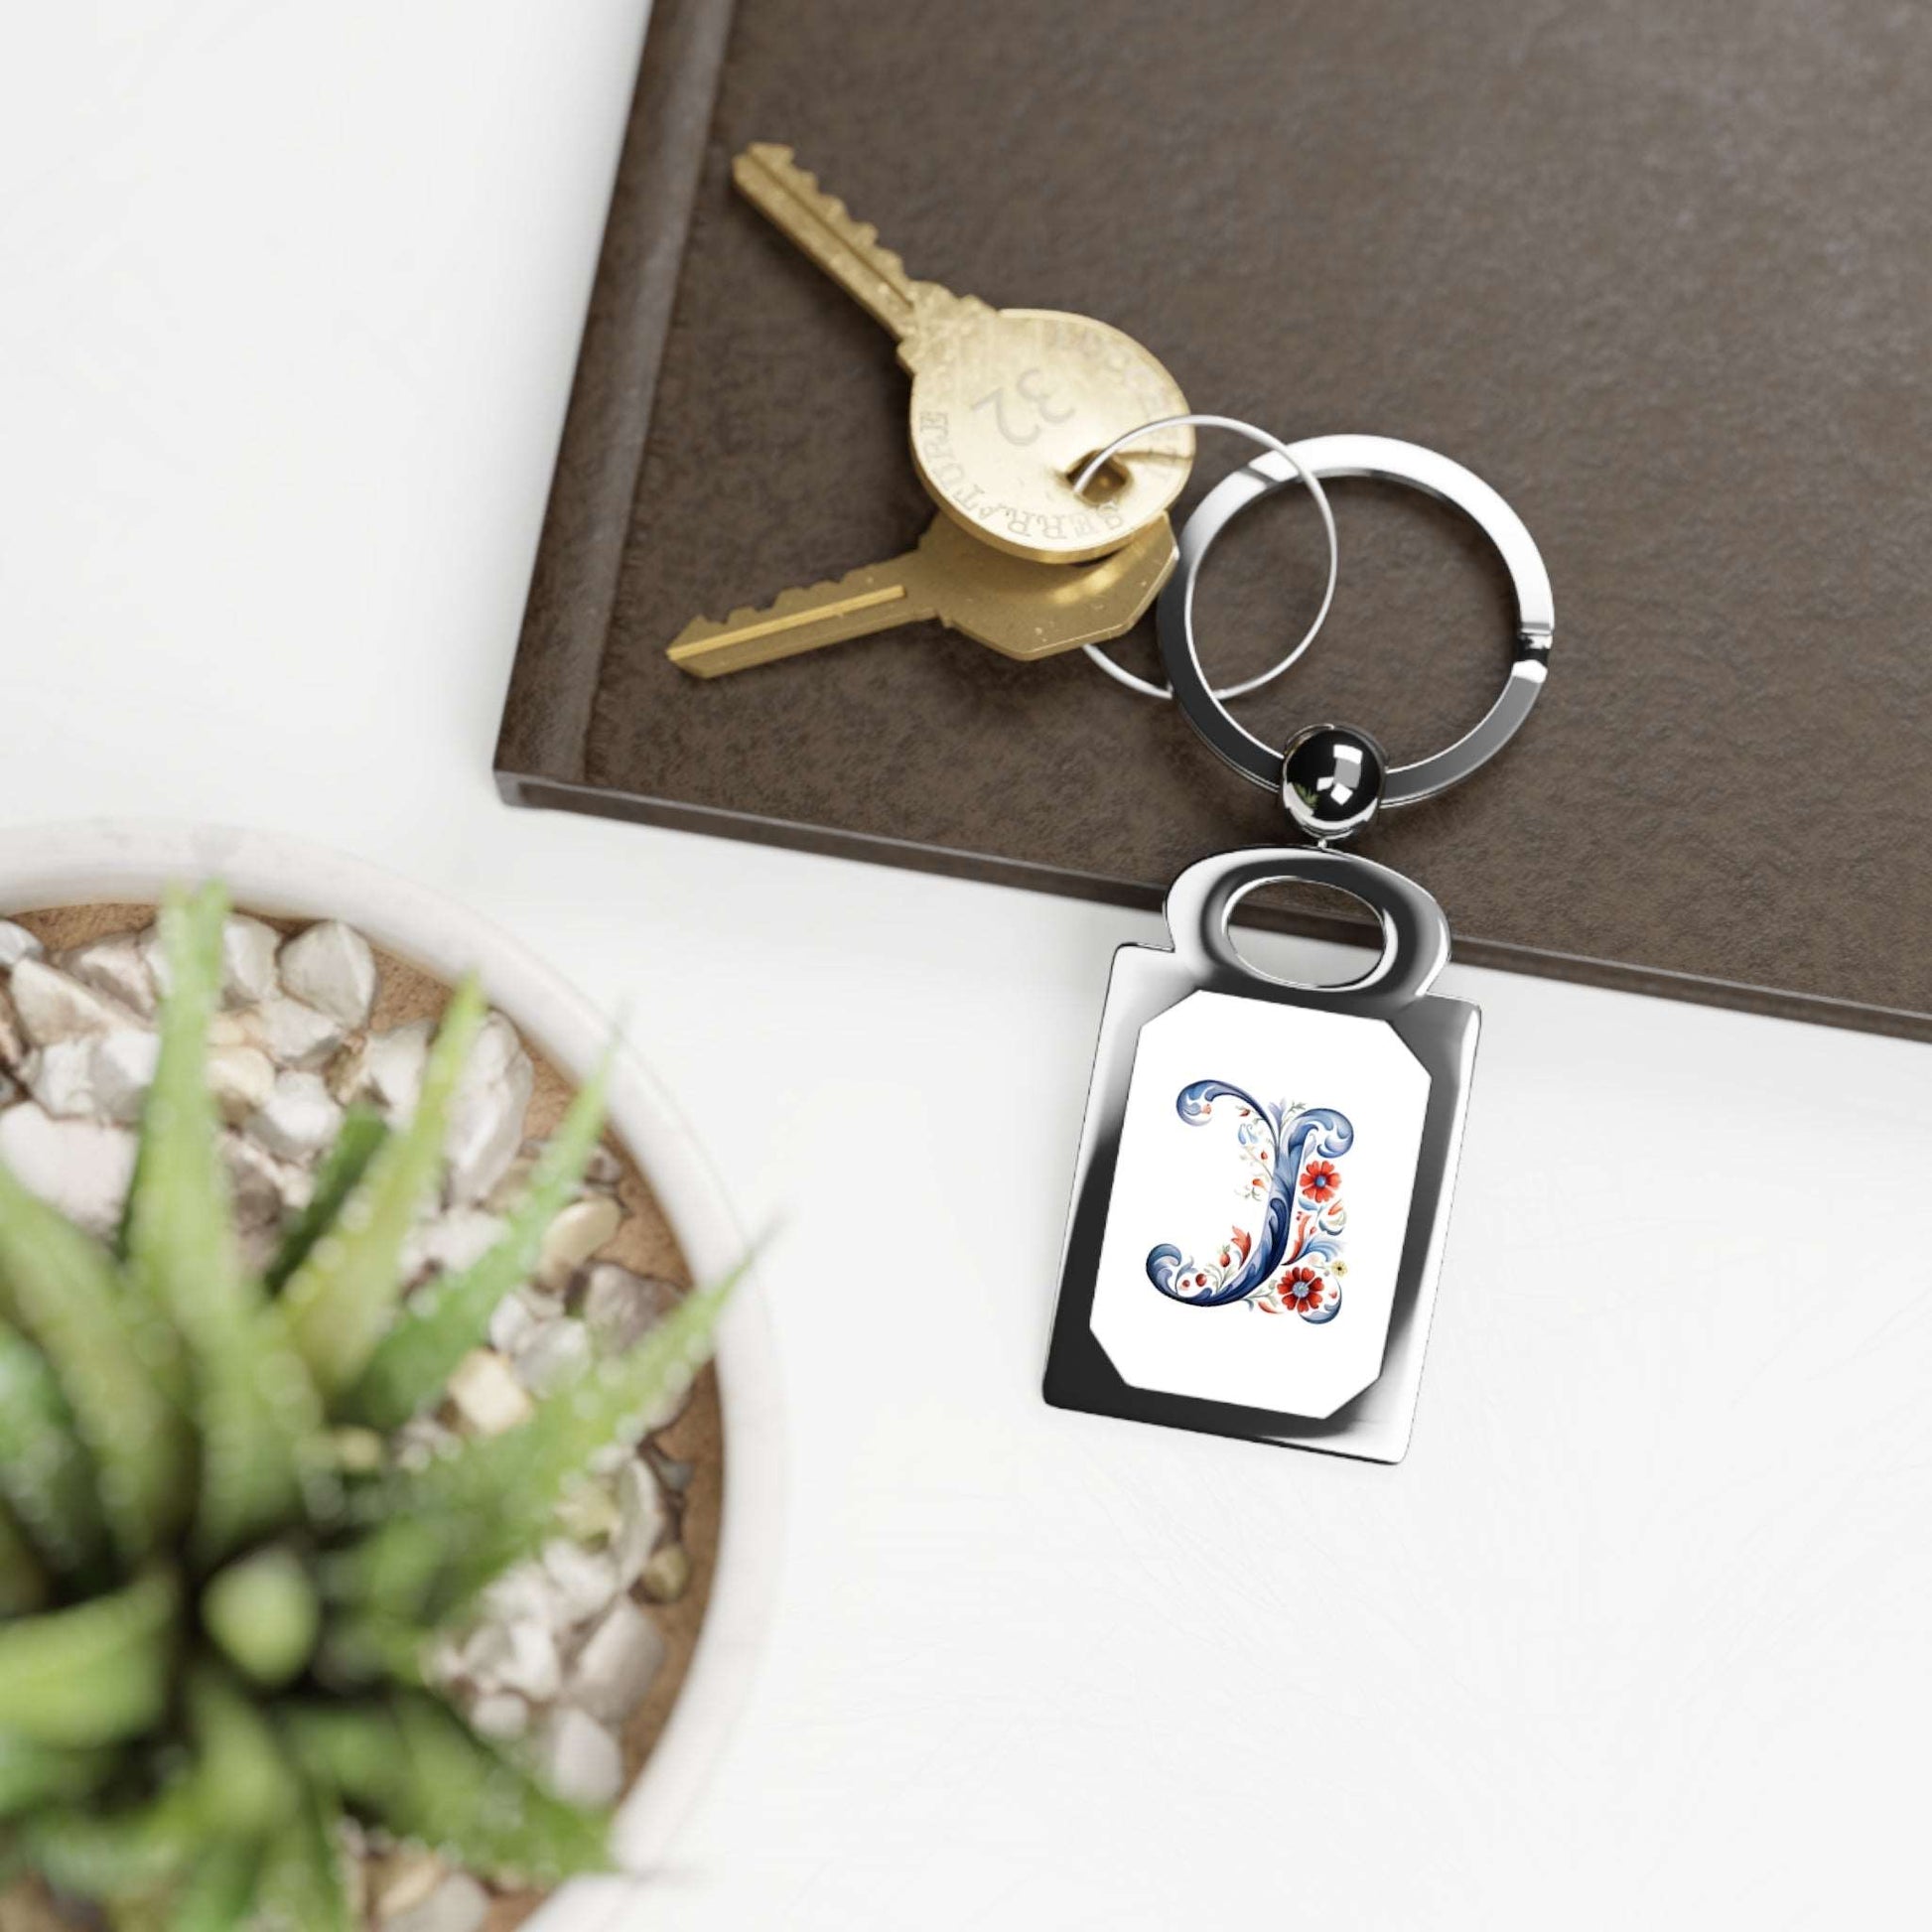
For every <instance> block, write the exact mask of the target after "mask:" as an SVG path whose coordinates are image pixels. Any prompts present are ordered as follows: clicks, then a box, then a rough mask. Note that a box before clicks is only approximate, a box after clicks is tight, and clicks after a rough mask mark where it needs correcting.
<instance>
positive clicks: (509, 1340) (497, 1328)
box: [489, 1287, 564, 1355]
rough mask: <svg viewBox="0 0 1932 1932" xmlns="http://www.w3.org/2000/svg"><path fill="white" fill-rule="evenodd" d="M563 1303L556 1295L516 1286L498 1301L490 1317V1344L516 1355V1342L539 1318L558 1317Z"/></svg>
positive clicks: (547, 1319) (542, 1319) (550, 1318)
mask: <svg viewBox="0 0 1932 1932" xmlns="http://www.w3.org/2000/svg"><path fill="white" fill-rule="evenodd" d="M563 1311H564V1305H563V1303H562V1302H561V1301H559V1300H558V1299H557V1297H556V1296H554V1295H544V1294H541V1293H539V1292H538V1291H537V1290H536V1289H533V1288H528V1287H525V1288H514V1289H511V1291H510V1292H509V1293H508V1294H507V1295H505V1296H504V1297H503V1299H502V1300H501V1301H500V1302H498V1303H497V1304H496V1308H495V1311H494V1312H493V1313H492V1314H491V1315H490V1317H489V1345H490V1347H492V1348H495V1349H500V1350H501V1351H502V1353H503V1354H505V1355H513V1354H514V1353H515V1352H516V1345H517V1343H518V1342H520V1341H521V1340H522V1339H523V1337H524V1336H525V1335H527V1334H528V1333H529V1332H530V1330H531V1329H532V1328H534V1327H535V1326H536V1325H537V1323H538V1322H539V1321H551V1320H554V1319H556V1317H557V1316H559V1315H561V1314H562V1313H563Z"/></svg>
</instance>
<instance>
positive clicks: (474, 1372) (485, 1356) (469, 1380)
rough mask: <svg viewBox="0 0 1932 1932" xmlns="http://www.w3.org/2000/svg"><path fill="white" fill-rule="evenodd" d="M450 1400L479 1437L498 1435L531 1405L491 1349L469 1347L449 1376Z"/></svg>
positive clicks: (523, 1418)
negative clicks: (454, 1370) (468, 1350)
mask: <svg viewBox="0 0 1932 1932" xmlns="http://www.w3.org/2000/svg"><path fill="white" fill-rule="evenodd" d="M450 1400H451V1401H452V1402H453V1403H455V1404H456V1409H457V1414H458V1415H460V1416H461V1417H462V1418H463V1420H464V1421H465V1422H467V1423H468V1424H469V1425H470V1427H471V1428H472V1429H474V1430H475V1431H476V1432H477V1434H478V1435H479V1436H499V1435H501V1434H502V1432H503V1431H504V1430H506V1429H514V1428H515V1427H516V1425H517V1424H518V1423H520V1422H523V1421H526V1420H527V1419H528V1417H529V1415H530V1412H531V1408H532V1404H531V1401H530V1398H529V1396H528V1395H527V1394H526V1393H525V1392H524V1388H523V1384H522V1383H521V1382H519V1381H518V1380H517V1379H516V1377H515V1376H514V1375H512V1374H511V1373H510V1365H509V1363H508V1362H506V1361H504V1359H503V1358H502V1356H500V1355H498V1354H497V1353H496V1352H495V1351H494V1350H493V1349H488V1348H473V1349H471V1351H470V1352H469V1354H467V1355H466V1356H464V1358H463V1360H462V1361H460V1362H459V1363H458V1364H457V1366H456V1373H455V1374H453V1375H452V1376H451V1377H450Z"/></svg>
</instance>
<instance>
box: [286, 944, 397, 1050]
mask: <svg viewBox="0 0 1932 1932" xmlns="http://www.w3.org/2000/svg"><path fill="white" fill-rule="evenodd" d="M281 965H282V984H283V985H284V986H285V987H287V988H288V990H289V991H290V992H291V993H293V994H294V995H295V997H296V998H297V999H298V1000H305V1001H307V1002H308V1004H309V1005H310V1006H312V1007H317V1008H320V1009H321V1011H322V1012H324V1013H326V1014H328V1015H329V1016H330V1018H331V1019H333V1020H339V1021H341V1022H342V1024H343V1025H344V1026H345V1027H362V1026H366V1025H367V1024H368V1018H369V1009H370V1008H371V1007H372V1006H373V1005H374V1004H375V955H374V954H373V953H371V952H370V951H369V942H368V941H367V940H366V939H364V938H363V937H362V935H361V934H360V933H359V932H357V931H356V930H355V929H354V928H353V927H352V926H346V925H344V924H343V922H342V921H341V920H340V919H325V920H323V922H322V923H321V924H320V925H312V926H311V927H310V928H309V929H308V931H307V932H303V933H298V934H297V935H296V937H295V938H293V939H291V940H290V941H289V942H288V943H287V944H286V945H285V946H283V948H282V960H281Z"/></svg>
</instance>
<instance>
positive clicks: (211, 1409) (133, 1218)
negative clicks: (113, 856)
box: [127, 886, 322, 1556]
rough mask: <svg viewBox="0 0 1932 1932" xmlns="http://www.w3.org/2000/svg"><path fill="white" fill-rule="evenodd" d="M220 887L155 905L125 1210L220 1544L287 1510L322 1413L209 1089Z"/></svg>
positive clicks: (203, 1517)
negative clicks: (267, 1275)
mask: <svg viewBox="0 0 1932 1932" xmlns="http://www.w3.org/2000/svg"><path fill="white" fill-rule="evenodd" d="M227 911H228V906H227V897H226V895H225V894H223V893H222V891H221V890H220V888H219V887H217V886H205V887H203V888H202V889H201V890H200V891H199V892H197V893H196V894H195V895H194V896H193V897H183V896H182V895H181V894H180V893H171V894H170V895H169V896H168V897H167V899H166V901H165V902H164V903H163V905H162V908H161V918H160V925H161V939H162V944H163V946H164V948H165V949H166V954H167V960H168V993H167V996H166V997H165V998H164V999H163V1001H162V1003H161V1013H160V1019H159V1028H160V1035H161V1050H160V1056H159V1058H158V1060H157V1062H156V1066H155V1075H154V1083H153V1085H152V1086H151V1087H150V1088H149V1091H148V1098H147V1104H146V1107H145V1108H144V1110H143V1113H142V1120H141V1159H140V1163H139V1167H138V1169H137V1172H136V1173H135V1178H134V1185H133V1189H132V1191H131V1194H130V1198H129V1203H128V1213H127V1268H128V1275H129V1279H130V1281H131V1282H132V1283H133V1285H134V1288H135V1290H136V1292H137V1294H139V1295H141V1296H144V1297H146V1298H147V1299H148V1300H149V1301H151V1302H152V1303H153V1304H154V1305H155V1306H156V1307H158V1308H160V1309H162V1310H163V1311H165V1312H166V1313H167V1315H168V1317H169V1319H170V1320H171V1321H172V1322H173V1323H174V1325H175V1327H176V1328H177V1329H178V1331H179V1332H180V1333H181V1335H182V1336H183V1337H184V1339H185V1340H186V1341H187V1343H188V1348H189V1353H190V1356H191V1359H192V1361H193V1364H194V1371H195V1374H194V1380H195V1403H196V1409H197V1413H198V1421H199V1423H200V1426H201V1436H202V1441H203V1455H202V1469H201V1497H200V1506H199V1509H198V1512H197V1520H196V1541H197V1544H198V1546H199V1548H200V1550H201V1551H202V1553H203V1554H205V1555H213V1556H218V1555H220V1554H222V1553H223V1552H225V1551H227V1550H229V1549H231V1548H232V1547H233V1546H234V1545H235V1544H236V1543H237V1542H239V1541H240V1540H241V1539H242V1538H243V1537H245V1536H247V1535H248V1534H249V1533H250V1532H252V1531H254V1530H258V1529H260V1528H262V1527H264V1526H266V1525H269V1524H273V1523H275V1522H277V1521H279V1520H280V1519H282V1518H283V1517H285V1516H287V1515H288V1514H290V1513H291V1512H292V1510H293V1509H294V1508H295V1506H296V1504H297V1502H298V1500H299V1494H300V1482H301V1475H302V1452H303V1444H304V1442H305V1439H306V1438H307V1437H308V1436H309V1435H310V1434H311V1433H312V1432H313V1431H314V1430H316V1429H317V1428H319V1427H320V1424H321V1420H322V1410H321V1404H320V1402H319V1401H318V1399H317V1397H316V1395H315V1392H314V1390H313V1389H312V1388H311V1387H309V1386H308V1382H307V1377H306V1374H305V1372H304V1369H303V1365H302V1363H301V1361H300V1359H299V1358H298V1357H297V1356H296V1354H295V1353H294V1351H293V1350H292V1349H291V1347H290V1346H289V1344H288V1341H287V1338H286V1336H285V1335H284V1334H283V1333H282V1331H281V1328H280V1324H279V1323H278V1322H277V1321H276V1319H275V1318H274V1316H273V1315H272V1314H271V1313H270V1312H268V1311H267V1310H266V1309H265V1305H264V1297H263V1291H262V1288H261V1284H260V1283H259V1282H257V1281H255V1280H254V1279H253V1278H252V1277H251V1276H250V1275H249V1274H248V1272H247V1270H246V1269H245V1268H244V1267H243V1266H242V1262H241V1253H240V1249H239V1248H238V1246H237V1245H236V1242H235V1233H234V1223H233V1218H232V1215H231V1214H230V1211H229V1205H228V1186H227V1176H226V1174H225V1173H224V1172H223V1169H222V1166H221V1156H220V1148H219V1139H218V1136H219V1122H218V1118H217V1115H216V1112H215V1107H214V1102H213V1099H212V1098H211V1096H210V1095H209V1093H208V1090H207V1032H208V1025H209V1022H210V1021H211V1020H212V1018H213V1015H214V1008H215V1002H216V999H217V997H218V995H219V992H220V985H221V928H222V924H223V921H224V920H225V919H226V917H227Z"/></svg>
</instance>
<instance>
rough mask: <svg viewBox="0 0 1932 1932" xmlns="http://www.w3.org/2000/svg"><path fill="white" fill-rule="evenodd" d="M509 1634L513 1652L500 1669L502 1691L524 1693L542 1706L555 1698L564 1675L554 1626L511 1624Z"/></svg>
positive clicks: (509, 1653) (528, 1622) (531, 1623)
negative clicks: (558, 1654)
mask: <svg viewBox="0 0 1932 1932" xmlns="http://www.w3.org/2000/svg"><path fill="white" fill-rule="evenodd" d="M505 1634H506V1635H507V1637H508V1639H509V1650H508V1654H507V1655H506V1656H505V1657H504V1659H503V1661H502V1663H501V1664H500V1665H499V1666H498V1668H497V1673H496V1677H497V1685H498V1687H499V1688H500V1689H502V1690H505V1691H517V1692H520V1693H521V1694H522V1695H523V1696H524V1697H526V1698H529V1699H531V1700H532V1701H533V1702H535V1703H538V1704H541V1703H544V1702H545V1701H546V1700H547V1699H550V1698H553V1697H555V1696H556V1695H557V1687H558V1686H559V1685H560V1684H561V1683H562V1682H563V1674H564V1673H563V1664H562V1662H561V1661H560V1659H559V1658H558V1656H557V1640H556V1638H555V1637H553V1636H552V1635H551V1634H550V1626H549V1625H548V1624H547V1623H539V1622H537V1621H535V1620H534V1619H526V1620H523V1621H520V1622H516V1623H512V1624H510V1625H509V1626H508V1628H507V1631H506V1633H505Z"/></svg>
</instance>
